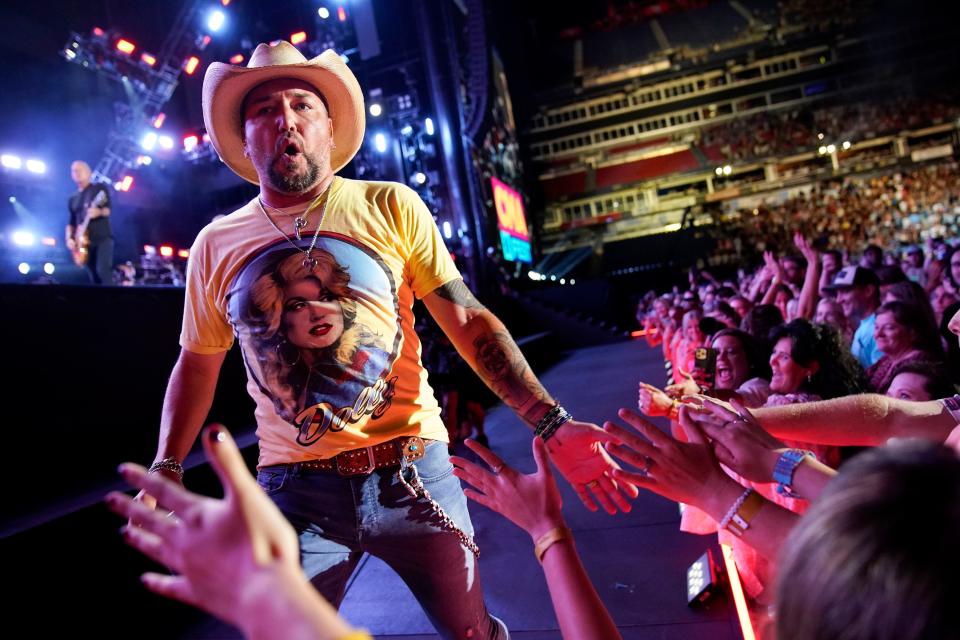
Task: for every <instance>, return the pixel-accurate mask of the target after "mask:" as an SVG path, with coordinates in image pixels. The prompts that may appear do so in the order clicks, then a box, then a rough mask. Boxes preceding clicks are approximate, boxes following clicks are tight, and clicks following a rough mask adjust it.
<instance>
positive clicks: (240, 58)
mask: <svg viewBox="0 0 960 640" xmlns="http://www.w3.org/2000/svg"><path fill="white" fill-rule="evenodd" d="M241 62H243V54H242V53H238V54H237V55H235V56H233V57H231V58H230V64H240V63H241Z"/></svg>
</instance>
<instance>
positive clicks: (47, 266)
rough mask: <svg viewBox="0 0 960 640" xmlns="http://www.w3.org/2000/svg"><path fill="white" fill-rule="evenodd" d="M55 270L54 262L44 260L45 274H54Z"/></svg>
mask: <svg viewBox="0 0 960 640" xmlns="http://www.w3.org/2000/svg"><path fill="white" fill-rule="evenodd" d="M54 270H55V267H54V266H53V263H52V262H44V263H43V272H44V273H45V274H47V275H48V276H52V275H53V272H54Z"/></svg>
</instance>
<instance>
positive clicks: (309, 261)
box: [257, 182, 333, 272]
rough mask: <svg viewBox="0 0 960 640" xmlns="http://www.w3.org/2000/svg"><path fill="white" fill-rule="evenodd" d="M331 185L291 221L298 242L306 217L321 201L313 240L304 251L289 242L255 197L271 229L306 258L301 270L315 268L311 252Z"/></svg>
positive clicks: (288, 237)
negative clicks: (321, 204) (321, 200)
mask: <svg viewBox="0 0 960 640" xmlns="http://www.w3.org/2000/svg"><path fill="white" fill-rule="evenodd" d="M332 185H333V182H331V183H330V184H329V185H327V188H326V189H324V191H323V193H321V194H320V195H319V196H318V197H317V199H316V200H314V201H313V202H312V203H311V204H310V206H309V207H307V209H306V211H304V212H303V214H302V215H300V216H297V217H296V218H294V220H293V226H294V233H295V234H296V236H297V240H300V231H301V230H302V229H303V228H304V227H305V226H307V220H306V218H307V215H308V214H309V213H310V212H311V211H312V210H313V209H314V207H316V206H317V202H319V200H320V199H321V198H322V199H323V206H322V207H320V217H319V218H318V219H317V230H316V231H314V232H313V240H312V241H311V242H310V248H309V249H307V250H306V251H304V250H303V248H301V247H300V245H298V244H297V243H295V242H294V241H293V240H291V239H290V236H288V235H287V234H285V233H284V232H283V230H282V229H280V227H279V226H278V225H277V223H276V222H274V220H273V218H271V217H270V214H269V213H267V206H268V205H266V204H264V202H263V198H261V197H260V196H257V203H258V204H259V205H260V211H262V212H263V215H264V216H265V217H266V218H267V220H268V221H269V222H270V224H271V225H273V228H274V229H276V230H277V233H279V234H280V235H281V236H283V237H284V239H286V241H287V242H289V243H290V244H291V245H292V246H293V247H294V248H295V249H296V250H297V251H299V252H300V253H302V254H304V256H306V257H305V258H304V259H303V268H304V269H307V270H308V271H311V272H312V271H313V270H314V269H315V268H316V267H317V259H316V258H314V257H313V250H314V249H315V248H316V246H317V239H318V238H319V237H320V224H321V223H322V222H323V215H324V214H325V213H326V212H327V202H328V201H329V199H330V198H329V192H330V187H331V186H332ZM325 195H326V196H327V197H326V198H324V196H325ZM270 208H271V209H273V210H274V211H277V209H275V208H274V207H270Z"/></svg>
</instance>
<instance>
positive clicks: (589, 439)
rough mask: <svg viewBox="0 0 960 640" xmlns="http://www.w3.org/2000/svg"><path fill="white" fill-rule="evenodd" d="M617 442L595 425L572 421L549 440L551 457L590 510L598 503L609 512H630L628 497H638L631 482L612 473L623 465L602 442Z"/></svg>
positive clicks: (611, 513) (593, 509)
mask: <svg viewBox="0 0 960 640" xmlns="http://www.w3.org/2000/svg"><path fill="white" fill-rule="evenodd" d="M615 441H616V438H615V437H614V436H612V435H610V434H608V433H606V432H604V431H603V429H601V428H600V427H598V426H597V425H595V424H590V423H588V422H577V421H576V420H571V421H569V422H567V423H565V424H564V425H563V426H561V427H560V428H559V429H557V431H556V432H555V433H554V434H553V437H551V438H550V439H549V440H547V442H546V445H547V451H549V452H550V459H551V460H553V463H554V464H555V465H557V469H558V470H559V471H560V473H561V474H562V475H563V477H564V478H566V479H567V482H569V483H570V484H572V485H573V489H574V491H576V492H577V496H579V498H580V500H581V501H582V502H583V504H584V506H586V507H587V509H589V510H590V511H596V510H597V505H598V504H599V505H600V506H601V507H603V510H604V511H606V512H607V513H609V514H610V515H613V514H615V513H616V512H617V511H618V510H619V511H623V512H624V513H628V512H629V511H630V503H629V502H628V501H627V498H630V499H633V498H636V497H637V494H638V493H639V492H638V491H637V488H636V487H635V486H633V484H632V483H630V482H629V481H628V482H618V481H617V480H616V479H615V478H614V475H613V472H614V471H616V470H617V469H619V468H620V466H619V465H618V464H617V463H616V462H614V461H613V459H612V458H611V457H610V456H609V455H608V454H607V452H606V451H605V450H604V448H603V446H602V445H603V443H605V442H615Z"/></svg>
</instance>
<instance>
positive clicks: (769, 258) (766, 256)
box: [763, 251, 783, 282]
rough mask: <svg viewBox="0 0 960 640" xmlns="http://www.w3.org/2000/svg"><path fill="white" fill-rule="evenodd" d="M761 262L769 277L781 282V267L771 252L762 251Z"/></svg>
mask: <svg viewBox="0 0 960 640" xmlns="http://www.w3.org/2000/svg"><path fill="white" fill-rule="evenodd" d="M763 261H764V263H765V265H766V269H767V272H768V273H769V274H770V276H771V277H772V278H775V279H776V280H777V281H779V282H783V267H781V266H780V262H779V261H778V260H777V257H776V256H775V255H774V253H773V251H764V252H763Z"/></svg>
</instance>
